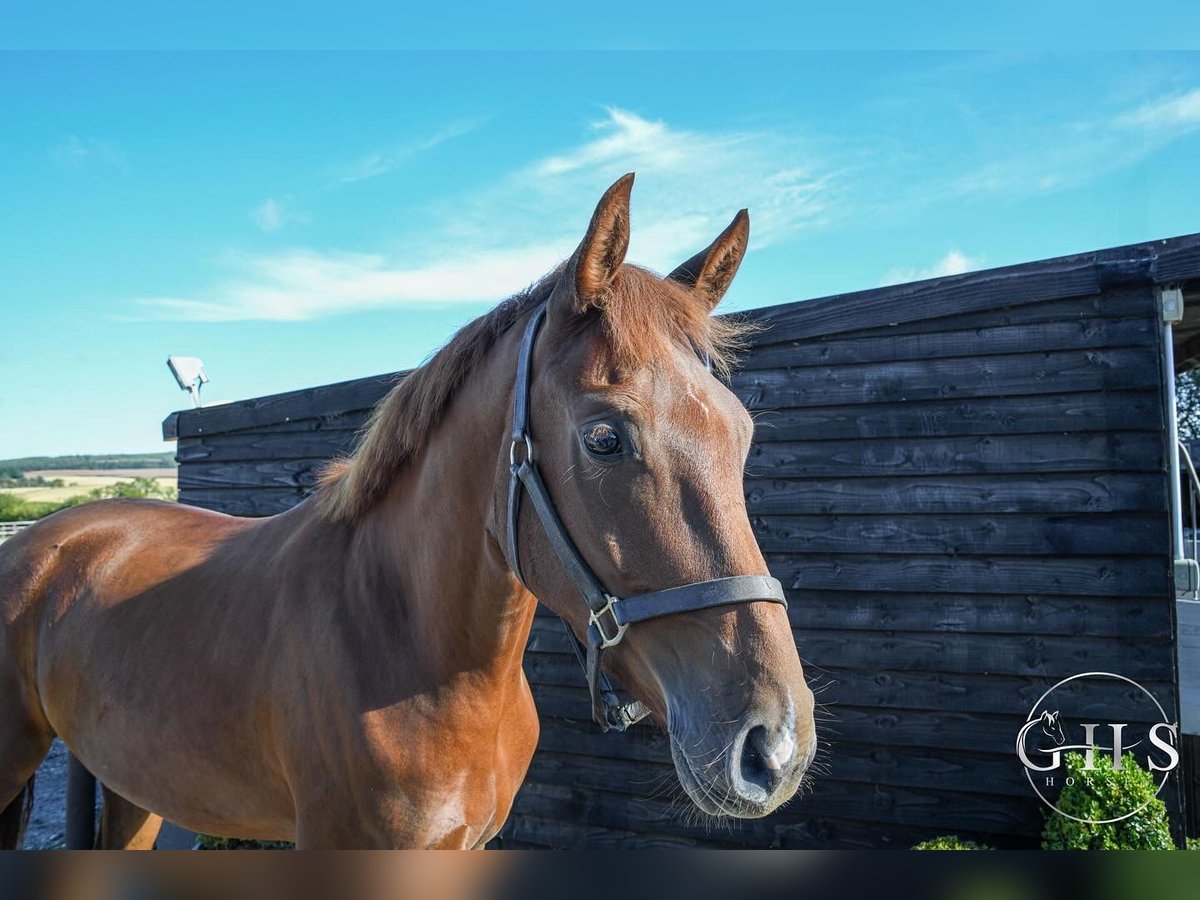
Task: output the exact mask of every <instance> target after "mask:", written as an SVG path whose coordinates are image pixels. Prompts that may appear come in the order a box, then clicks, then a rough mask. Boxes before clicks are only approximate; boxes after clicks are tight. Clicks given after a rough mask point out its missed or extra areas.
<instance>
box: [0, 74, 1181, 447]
mask: <svg viewBox="0 0 1200 900" xmlns="http://www.w3.org/2000/svg"><path fill="white" fill-rule="evenodd" d="M1198 162H1200V55H1198V54H1195V53H1192V54H1188V53H1176V54H1165V53H1076V54H1058V55H1048V54H1038V53H1028V54H1001V53H985V54H967V53H953V52H951V53H947V52H936V53H935V52H907V53H901V52H855V53H821V52H813V51H792V52H771V53H768V52H744V53H737V52H734V53H730V52H716V51H696V52H662V51H654V52H651V51H639V50H623V51H593V52H574V53H559V54H549V53H541V52H538V53H532V52H531V53H520V54H518V53H485V52H482V51H475V52H461V53H451V52H445V53H419V52H407V53H369V52H355V53H341V54H324V53H317V52H300V53H275V54H267V53H188V54H181V53H161V54H147V53H138V54H130V53H122V54H105V53H91V54H53V53H45V52H36V53H15V52H7V53H2V54H0V197H2V198H3V200H2V201H0V203H2V208H3V211H4V214H3V216H0V323H2V324H0V335H2V337H3V340H0V458H3V457H9V456H21V455H27V454H42V453H47V454H54V453H72V452H121V451H142V450H148V449H156V448H165V446H166V445H163V444H162V443H161V441H160V432H159V423H160V421H161V420H162V418H163V417H164V416H165V415H166V414H167V413H168V412H170V411H171V410H173V409H177V408H181V407H183V406H185V405H186V403H187V399H186V397H185V396H184V395H183V394H182V393H180V392H179V390H178V389H177V388H176V387H175V385H174V382H173V381H172V379H171V378H170V375H169V373H168V372H167V370H166V367H165V365H164V360H165V358H166V356H167V355H168V354H169V353H176V354H190V355H198V356H202V357H203V358H204V360H205V362H206V363H207V366H208V370H209V372H210V374H211V376H212V379H213V380H212V382H211V383H210V384H209V385H208V386H207V387H206V388H205V397H206V401H207V402H209V403H215V402H221V401H228V400H235V399H240V398H244V397H251V396H256V395H260V394H264V393H271V392H276V391H281V390H289V389H293V388H298V387H303V386H308V385H314V384H322V383H327V382H331V381H340V380H344V379H347V378H354V377H358V376H362V375H370V374H375V373H378V372H384V371H391V370H395V369H399V368H404V367H408V366H411V365H413V364H416V363H417V362H419V361H420V360H421V359H422V358H424V357H425V356H426V355H427V354H428V353H429V352H430V351H431V350H433V349H434V348H436V347H437V346H438V345H439V344H440V343H441V342H442V341H444V340H445V339H446V337H448V336H449V334H450V333H451V332H452V331H453V330H454V328H456V327H457V326H458V325H460V324H462V323H463V322H464V321H466V320H468V319H469V318H471V317H473V316H475V315H478V314H479V313H481V312H482V311H484V310H485V309H486V308H488V307H489V306H490V305H492V304H493V303H494V302H495V301H496V300H498V299H500V298H502V297H504V296H506V295H507V294H509V293H511V292H512V291H513V290H515V289H518V288H520V287H521V286H523V285H524V284H526V283H528V282H529V281H531V280H533V279H534V278H536V277H537V276H538V275H540V274H542V273H543V272H544V271H545V270H547V269H548V268H550V266H551V265H553V263H554V262H555V261H556V260H557V259H559V258H561V257H563V256H565V255H566V254H567V253H569V252H570V250H571V249H572V248H573V246H574V245H575V243H576V242H577V241H578V239H579V237H580V235H581V234H582V231H583V228H584V227H585V225H586V223H587V219H588V216H589V215H590V213H591V209H592V207H593V205H594V203H595V201H596V199H597V198H598V196H599V194H600V193H601V192H602V191H603V190H604V188H605V187H607V186H608V184H609V183H611V182H612V181H613V180H614V179H615V178H616V177H617V176H619V175H621V174H622V173H624V172H626V171H636V172H637V173H638V181H637V184H636V186H635V188H634V198H633V203H634V209H633V242H632V246H631V251H630V259H631V260H633V261H636V262H641V263H644V264H647V265H649V266H651V267H653V268H656V269H659V270H664V269H669V268H671V267H673V266H674V265H675V264H676V263H678V262H679V261H681V260H682V259H684V258H686V257H687V256H690V255H691V254H692V253H693V252H694V251H695V250H697V249H699V247H701V246H703V245H704V244H706V243H707V242H708V241H709V240H710V239H711V238H712V237H713V236H714V235H715V234H716V233H717V232H718V231H719V230H720V229H721V228H722V227H724V225H725V224H726V223H727V222H728V221H729V219H730V218H731V217H732V215H733V214H734V212H736V211H737V210H738V209H739V208H741V207H743V206H748V207H749V208H750V215H751V229H752V249H751V252H750V254H749V256H748V257H747V259H746V262H745V263H744V265H743V267H742V271H741V274H740V275H739V277H738V280H737V281H736V282H735V284H734V287H733V289H732V290H731V292H730V294H729V295H728V297H727V299H726V303H725V304H724V305H723V308H725V309H739V308H747V307H751V306H761V305H767V304H773V303H782V302H786V301H792V300H801V299H805V298H810V297H815V296H821V295H825V294H830V293H836V292H840V291H848V290H855V289H859V288H867V287H873V286H876V285H879V284H881V283H886V282H889V281H893V282H894V281H903V280H911V279H914V278H921V277H930V276H933V275H937V274H941V273H953V272H959V271H964V270H968V269H974V268H982V267H990V266H997V265H1005V264H1009V263H1015V262H1022V261H1026V260H1031V259H1038V258H1043V257H1048V256H1055V255H1060V254H1063V253H1069V252H1073V251H1083V250H1089V249H1095V248H1098V247H1104V246H1111V245H1116V244H1122V243H1129V242H1133V241H1141V240H1146V239H1151V238H1157V237H1167V236H1173V235H1177V234H1184V233H1190V232H1195V231H1200V165H1198V164H1197V163H1198Z"/></svg>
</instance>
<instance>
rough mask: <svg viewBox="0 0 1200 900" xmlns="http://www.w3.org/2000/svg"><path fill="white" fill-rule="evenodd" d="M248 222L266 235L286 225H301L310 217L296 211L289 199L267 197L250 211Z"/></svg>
mask: <svg viewBox="0 0 1200 900" xmlns="http://www.w3.org/2000/svg"><path fill="white" fill-rule="evenodd" d="M250 220H251V221H252V222H254V224H255V225H257V226H258V227H259V228H260V229H261V230H262V231H265V232H267V233H268V234H269V233H271V232H272V231H278V230H279V229H280V228H283V227H284V226H287V225H303V224H306V223H308V222H311V221H312V215H311V214H310V213H308V212H305V211H304V210H302V209H297V208H296V206H295V204H294V202H293V201H292V198H291V197H279V198H276V197H268V198H267V199H266V200H264V201H263V202H262V203H260V204H258V206H256V207H254V208H253V209H252V210H250Z"/></svg>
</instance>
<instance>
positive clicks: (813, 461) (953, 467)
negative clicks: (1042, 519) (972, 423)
mask: <svg viewBox="0 0 1200 900" xmlns="http://www.w3.org/2000/svg"><path fill="white" fill-rule="evenodd" d="M1163 452H1164V451H1163V437H1162V435H1161V434H1156V433H1153V432H1140V431H1138V432H1111V433H1109V432H1106V433H1104V434H1087V433H1084V434H1039V435H1029V434H997V435H979V436H975V435H972V436H966V437H938V438H924V437H922V438H907V439H905V440H894V439H887V438H870V439H865V440H859V441H845V442H842V443H836V444H831V443H827V442H822V441H813V442H809V441H780V442H777V443H761V444H755V445H754V446H753V447H752V448H751V450H750V456H749V458H748V459H747V460H746V475H747V477H748V478H751V479H753V478H770V477H773V476H784V477H787V478H802V477H806V476H809V477H813V478H823V477H825V478H827V477H838V478H845V479H848V478H856V477H862V476H878V475H900V476H903V475H921V474H928V475H938V476H945V475H956V474H963V475H973V474H982V473H988V474H1013V473H1020V474H1022V475H1036V474H1042V473H1051V472H1087V473H1104V472H1161V471H1162V470H1163Z"/></svg>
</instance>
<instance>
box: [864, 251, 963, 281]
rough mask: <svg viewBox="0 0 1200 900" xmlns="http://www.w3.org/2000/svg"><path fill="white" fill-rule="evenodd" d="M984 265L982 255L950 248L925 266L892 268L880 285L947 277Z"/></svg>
mask: <svg viewBox="0 0 1200 900" xmlns="http://www.w3.org/2000/svg"><path fill="white" fill-rule="evenodd" d="M983 266H984V260H983V258H982V257H975V256H967V254H965V253H963V252H962V251H961V250H949V251H947V252H946V255H945V256H943V257H942V258H941V259H939V260H938V261H937V262H935V263H934V264H933V265H931V266H926V267H925V268H918V267H916V266H913V267H908V268H905V267H901V268H896V269H890V270H888V272H887V273H886V274H885V275H884V276H883V278H882V279H881V280H880V282H879V283H880V285H888V284H904V283H905V282H909V281H924V280H925V279H926V278H945V277H946V276H948V275H961V274H962V273H963V272H972V271H974V270H976V269H981V268H983Z"/></svg>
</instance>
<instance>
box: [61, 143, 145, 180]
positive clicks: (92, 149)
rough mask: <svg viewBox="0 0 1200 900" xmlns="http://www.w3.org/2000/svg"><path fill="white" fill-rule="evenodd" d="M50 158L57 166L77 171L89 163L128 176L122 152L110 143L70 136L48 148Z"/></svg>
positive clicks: (126, 164)
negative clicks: (101, 165) (104, 166)
mask: <svg viewBox="0 0 1200 900" xmlns="http://www.w3.org/2000/svg"><path fill="white" fill-rule="evenodd" d="M50 158H51V159H52V160H54V162H56V163H57V164H58V165H60V166H63V167H64V168H68V169H77V168H80V167H82V166H84V165H86V164H89V163H100V164H103V165H106V166H111V167H112V168H114V169H117V170H118V171H119V172H122V173H124V174H128V172H129V160H128V159H127V158H126V156H125V153H124V151H123V150H122V149H121V148H120V147H119V146H118V145H117V144H115V143H114V142H112V141H102V140H98V139H97V138H89V137H79V136H78V135H75V134H72V135H69V136H67V137H66V138H65V139H64V140H62V141H60V142H59V143H57V144H55V145H54V146H53V147H51V148H50Z"/></svg>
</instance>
